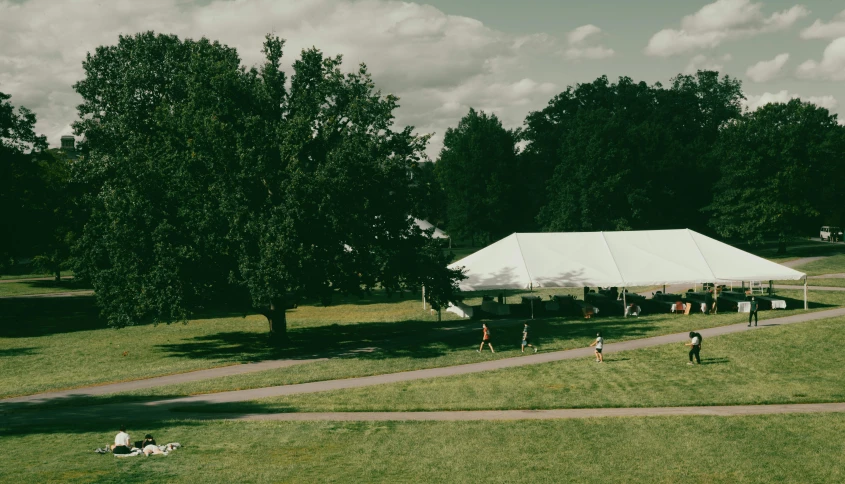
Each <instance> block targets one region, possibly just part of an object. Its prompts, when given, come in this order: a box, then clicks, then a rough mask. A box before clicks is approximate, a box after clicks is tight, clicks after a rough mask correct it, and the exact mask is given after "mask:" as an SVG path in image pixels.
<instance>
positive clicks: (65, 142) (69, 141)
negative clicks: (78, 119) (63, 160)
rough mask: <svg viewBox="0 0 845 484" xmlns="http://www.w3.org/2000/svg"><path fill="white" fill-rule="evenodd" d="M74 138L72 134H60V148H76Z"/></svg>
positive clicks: (68, 149) (69, 149)
mask: <svg viewBox="0 0 845 484" xmlns="http://www.w3.org/2000/svg"><path fill="white" fill-rule="evenodd" d="M75 144H76V138H74V137H73V136H71V135H69V134H66V135H64V136H62V149H63V150H65V151H72V150H74V149H76V146H75Z"/></svg>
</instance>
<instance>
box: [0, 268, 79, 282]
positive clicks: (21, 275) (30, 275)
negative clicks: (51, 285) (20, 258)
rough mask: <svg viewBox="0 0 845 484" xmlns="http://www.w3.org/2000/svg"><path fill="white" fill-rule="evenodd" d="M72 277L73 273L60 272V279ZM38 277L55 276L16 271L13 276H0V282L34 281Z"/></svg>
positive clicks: (52, 275) (53, 275)
mask: <svg viewBox="0 0 845 484" xmlns="http://www.w3.org/2000/svg"><path fill="white" fill-rule="evenodd" d="M68 276H73V271H62V278H65V277H68ZM38 277H55V274H48V273H45V272H32V271H31V270H30V271H17V272H16V273H14V274H0V281H9V280H15V279H34V278H38Z"/></svg>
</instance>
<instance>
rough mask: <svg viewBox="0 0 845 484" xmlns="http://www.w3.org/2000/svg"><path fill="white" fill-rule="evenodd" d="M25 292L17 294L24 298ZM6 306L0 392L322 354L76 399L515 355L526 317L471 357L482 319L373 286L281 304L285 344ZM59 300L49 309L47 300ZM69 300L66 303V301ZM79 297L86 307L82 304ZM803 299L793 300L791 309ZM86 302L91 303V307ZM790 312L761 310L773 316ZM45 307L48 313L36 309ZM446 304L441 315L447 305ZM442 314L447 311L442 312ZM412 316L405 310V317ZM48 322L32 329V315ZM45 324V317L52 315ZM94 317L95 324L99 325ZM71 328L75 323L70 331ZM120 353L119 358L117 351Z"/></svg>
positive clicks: (552, 325) (678, 327)
mask: <svg viewBox="0 0 845 484" xmlns="http://www.w3.org/2000/svg"><path fill="white" fill-rule="evenodd" d="M812 296H813V297H814V306H816V307H817V308H819V309H822V308H826V307H832V306H835V305H839V304H843V303H845V294H838V293H824V294H821V293H819V294H813V295H812ZM20 301H21V300H18V303H20ZM21 304H23V306H16V305H15V306H11V308H17V309H19V310H20V311H19V312H20V313H21V314H20V315H19V317H15V315H14V314H15V313H14V312H8V311H7V312H4V311H2V309H3V305H2V304H0V322H2V323H3V326H2V332H0V355H2V354H6V355H8V357H3V358H0V395H3V396H12V395H25V394H31V393H37V392H42V391H48V390H54V389H62V388H74V387H80V386H84V385H92V384H98V383H106V382H115V381H125V380H134V379H141V378H149V377H153V376H159V375H165V374H172V373H178V372H184V371H190V370H195V369H202V368H210V367H214V366H222V365H227V364H237V363H246V362H252V361H260V360H266V359H283V358H291V359H307V358H313V357H321V356H327V357H330V358H331V359H330V360H328V361H321V362H314V363H306V364H302V365H297V366H294V367H290V368H282V369H277V370H267V371H262V372H256V373H251V374H243V375H237V376H230V377H223V378H216V379H209V380H203V381H198V382H192V383H185V384H180V385H169V386H163V387H159V388H154V389H145V390H138V391H134V392H129V393H125V394H120V395H112V396H103V397H85V398H83V397H80V398H72V399H67V400H62V401H61V402H58V403H57V404H61V405H75V404H88V403H93V402H97V403H110V402H116V401H138V400H143V399H157V398H165V397H171V396H182V395H191V394H197V393H209V392H218V391H226V390H237V389H246V388H259V387H265V386H274V385H285V384H292V383H304V382H309V381H319V380H328V379H338V378H350V377H356V376H368V375H376V374H382V373H393V372H397V371H407V370H414V369H421V368H432V367H441V366H451V365H459V364H464V363H474V362H477V361H484V360H487V359H491V358H509V357H514V356H519V343H520V340H521V334H522V321H523V320H502V321H496V322H494V323H492V327H493V332H494V346H495V347H496V349H497V352H496V354H495V355H491V354H490V353H486V354H484V355H483V356H480V355H478V354H477V353H476V352H475V351H474V350H475V348H477V345H478V343H479V342H480V339H481V332H480V329H479V328H480V323H479V322H476V321H466V320H461V321H454V320H445V321H442V322H439V323H438V322H437V321H436V320H435V316H434V315H432V314H429V313H423V312H421V311H420V303H419V302H418V301H410V300H407V299H406V300H402V301H399V300H397V299H395V298H394V299H392V300H389V301H388V300H387V299H386V298H385V297H384V296H383V295H374V296H373V297H372V298H371V299H369V300H366V301H363V302H362V303H361V304H351V303H348V304H338V305H336V306H330V307H321V306H308V305H305V306H300V307H299V308H297V309H296V310H292V311H290V312H289V325H290V335H291V341H292V343H291V346H290V347H287V348H276V347H273V346H271V345H269V344H268V341H267V337H266V328H267V326H266V322H265V320H264V319H263V318H262V317H260V316H248V317H246V318H242V317H219V318H210V319H200V320H192V321H189V322H188V324H181V323H177V324H172V325H169V326H166V325H159V326H152V325H148V326H136V327H129V328H123V329H120V330H115V329H93V328H94V327H96V325H95V324H94V323H92V321H94V320H96V317H95V315H96V310H95V308H94V306H93V302H92V301H91V298H73V299H72V300H50V301H38V302H34V301H26V302H25V303H21ZM28 304H48V306H43V307H40V308H39V311H40V313H41V315H42V317H40V319H38V320H35V321H31V320H27V319H26V315H27V314H30V311H29V310H27V309H26V308H27V307H29V306H27V305H28ZM49 304H53V305H55V307H52V306H49ZM69 304H70V305H71V306H68V305H69ZM86 304H87V306H86ZM798 305H799V303H798V302H796V301H792V302H791V303H790V307H796V306H798ZM92 312H93V313H92ZM792 313H793V311H768V312H761V317H762V318H766V317H780V316H785V315H788V314H792ZM44 314H53V315H54V316H55V317H56V319H53V318H51V317H43V315H44ZM445 314H448V313H444V315H445ZM449 316H451V315H450V314H449ZM414 317H416V318H418V319H410V318H414ZM742 320H743V315H739V314H736V313H727V314H720V315H718V316H703V315H693V316H688V317H683V316H676V315H669V314H659V315H651V316H643V317H640V318H638V319H623V318H621V317H609V318H595V319H592V320H588V321H585V320H583V319H568V318H546V319H542V320H536V321H535V322H533V323H532V326H533V334H534V337H535V343H537V344H539V345H540V347H541V348H542V349H543V351H556V350H564V349H571V348H577V347H581V346H585V345H586V344H588V343H589V341H590V339H591V337H592V335H594V334H595V331H596V330H602V331H604V332H605V334H607V335H613V336H612V337H613V338H614V339H615V340H616V341H621V340H626V339H636V338H643V337H649V336H655V335H660V334H668V333H674V332H679V331H687V330H689V329H691V328H693V327H694V328H698V329H702V328H705V327H713V326H721V325H725V324H733V323H736V322H739V321H742ZM39 323H43V324H44V325H45V326H44V327H41V329H38V327H39V326H38V324H39ZM48 323H49V324H48ZM97 324H100V325H101V324H102V323H97ZM73 328H77V329H78V330H77V331H73ZM124 353H126V356H124Z"/></svg>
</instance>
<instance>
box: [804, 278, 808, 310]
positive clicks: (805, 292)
mask: <svg viewBox="0 0 845 484" xmlns="http://www.w3.org/2000/svg"><path fill="white" fill-rule="evenodd" d="M807 309H808V308H807V276H804V310H805V311H806V310H807Z"/></svg>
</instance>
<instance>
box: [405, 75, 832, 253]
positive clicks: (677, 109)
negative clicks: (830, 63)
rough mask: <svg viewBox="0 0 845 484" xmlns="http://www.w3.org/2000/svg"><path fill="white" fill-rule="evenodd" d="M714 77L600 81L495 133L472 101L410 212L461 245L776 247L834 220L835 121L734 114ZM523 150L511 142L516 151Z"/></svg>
mask: <svg viewBox="0 0 845 484" xmlns="http://www.w3.org/2000/svg"><path fill="white" fill-rule="evenodd" d="M743 100H744V97H743V94H742V86H741V83H740V82H739V81H738V80H736V79H733V78H731V77H729V76H722V77H719V74H718V73H717V72H713V71H699V72H698V73H697V74H695V75H679V76H677V77H675V78H674V79H672V81H671V83H670V84H669V85H668V86H663V85H661V84H660V83H657V84H654V85H648V84H646V83H645V82H635V81H633V80H632V79H630V78H627V77H622V78H620V79H619V80H618V81H617V82H615V83H612V82H610V81H609V80H608V79H607V78H606V77H600V78H598V79H596V80H595V81H593V82H590V83H584V84H578V85H576V86H574V87H569V88H567V89H566V90H565V91H564V92H562V93H560V94H558V95H556V96H555V97H553V98H552V99H551V100H550V101H549V103H548V105H547V106H546V107H545V108H544V109H542V110H539V111H535V112H532V113H530V114H528V116H527V117H526V119H525V122H524V124H523V126H522V127H521V128H519V129H505V128H504V127H503V126H502V123H501V122H500V120H499V119H498V118H497V117H496V115H495V114H493V113H490V114H488V113H485V112H478V111H475V110H473V109H470V111H469V113H468V114H467V115H466V116H464V118H463V119H461V121H460V123H459V124H458V125H457V126H456V127H454V128H450V129H448V130H447V132H446V135H445V137H444V146H443V149H442V150H441V152H440V156H439V159H438V160H437V162H436V163H434V164H432V165H431V166H426V167H424V168H422V169H421V172H422V173H423V176H424V177H425V182H426V184H427V185H428V186H429V189H428V191H429V193H430V194H431V195H429V197H430V198H429V200H428V201H427V203H425V204H422V205H423V206H422V207H421V212H423V213H424V215H425V216H426V217H428V218H429V219H430V220H431V221H432V222H434V223H436V224H441V225H442V226H444V227H445V228H446V229H447V231H448V232H449V233H450V234H451V235H452V236H453V237H456V238H457V239H459V240H462V241H465V242H466V243H470V244H475V243H477V242H482V243H489V242H491V241H494V240H497V239H499V238H501V237H504V236H506V235H509V234H511V233H513V232H528V231H599V230H652V229H669V228H690V229H693V230H696V231H700V232H704V233H708V234H713V235H717V236H720V237H723V238H734V239H738V240H742V241H746V242H751V243H760V242H762V241H763V240H764V239H777V240H778V241H779V242H780V244H781V250H785V245H786V243H787V242H788V241H789V240H790V239H792V238H794V237H796V236H804V237H806V236H807V235H810V234H812V233H813V232H814V231H816V232H817V231H818V227H819V226H820V225H822V224H842V223H843V222H845V217H843V216H845V205H843V204H842V203H841V201H840V199H839V198H838V196H839V193H838V190H839V189H840V187H843V186H845V185H843V182H844V181H845V127H843V126H842V125H840V124H838V123H837V118H836V116H835V115H832V114H831V113H830V112H828V110H826V109H825V108H822V107H819V106H816V105H813V104H811V103H806V102H802V101H800V100H798V99H794V100H792V101H790V102H788V103H786V104H769V105H765V106H763V107H761V108H759V109H757V110H755V111H750V112H743V109H742V101H743ZM520 148H521V149H520Z"/></svg>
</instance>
